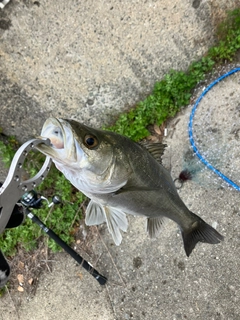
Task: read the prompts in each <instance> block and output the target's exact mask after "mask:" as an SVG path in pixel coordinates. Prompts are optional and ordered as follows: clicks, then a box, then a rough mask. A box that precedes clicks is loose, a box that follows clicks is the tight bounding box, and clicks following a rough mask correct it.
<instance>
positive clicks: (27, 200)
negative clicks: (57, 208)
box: [20, 190, 62, 209]
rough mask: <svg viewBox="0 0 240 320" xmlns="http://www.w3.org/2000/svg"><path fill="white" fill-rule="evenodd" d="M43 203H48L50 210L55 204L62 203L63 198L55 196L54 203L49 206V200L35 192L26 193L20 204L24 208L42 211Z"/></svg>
mask: <svg viewBox="0 0 240 320" xmlns="http://www.w3.org/2000/svg"><path fill="white" fill-rule="evenodd" d="M43 201H47V203H48V207H49V208H50V207H51V206H53V205H54V204H60V203H62V200H61V198H60V197H59V196H58V195H55V196H53V197H52V202H51V203H50V204H49V201H48V199H47V198H45V197H43V196H41V195H39V194H38V193H37V192H36V191H35V190H31V191H29V192H26V193H24V195H23V196H22V198H21V199H20V202H21V204H22V205H23V206H24V207H26V208H32V209H40V208H41V206H42V202H43Z"/></svg>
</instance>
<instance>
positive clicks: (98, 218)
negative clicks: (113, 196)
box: [85, 200, 128, 246]
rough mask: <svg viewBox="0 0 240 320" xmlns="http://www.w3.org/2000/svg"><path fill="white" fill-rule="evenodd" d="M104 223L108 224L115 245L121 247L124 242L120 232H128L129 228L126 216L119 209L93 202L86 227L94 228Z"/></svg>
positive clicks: (87, 215) (90, 205)
mask: <svg viewBox="0 0 240 320" xmlns="http://www.w3.org/2000/svg"><path fill="white" fill-rule="evenodd" d="M103 222H106V223H107V226H108V230H109V232H110V233H111V235H112V237H113V240H114V242H115V244H116V245H117V246H118V245H120V243H121V242H122V235H121V232H120V230H122V231H124V232H126V231H127V227H128V221H127V218H126V214H125V213H124V212H122V211H121V210H119V209H117V208H113V207H107V206H103V205H102V204H100V203H97V202H94V201H93V200H91V201H90V203H89V205H88V207H87V210H86V217H85V223H86V225H88V226H93V225H98V224H101V223H103Z"/></svg>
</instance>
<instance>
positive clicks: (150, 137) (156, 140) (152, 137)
mask: <svg viewBox="0 0 240 320" xmlns="http://www.w3.org/2000/svg"><path fill="white" fill-rule="evenodd" d="M148 141H151V142H158V141H159V139H158V138H157V137H155V136H149V137H148Z"/></svg>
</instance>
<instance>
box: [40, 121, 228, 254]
mask: <svg viewBox="0 0 240 320" xmlns="http://www.w3.org/2000/svg"><path fill="white" fill-rule="evenodd" d="M41 136H42V137H44V138H49V139H50V140H51V146H47V145H45V144H41V145H39V146H38V149H39V151H41V152H42V153H44V154H45V155H48V156H50V157H51V158H52V159H53V162H54V163H55V165H56V167H57V168H58V169H59V170H60V171H61V172H62V173H63V174H64V175H65V177H66V178H67V179H68V180H69V181H70V182H71V183H72V184H73V185H74V186H75V187H76V188H77V189H79V190H80V191H81V192H83V193H84V194H85V195H86V196H87V197H89V198H90V199H91V201H90V203H89V205H88V207H87V210H86V217H85V222H86V224H87V225H98V224H101V223H103V222H106V223H107V226H108V229H109V232H110V233H111V235H112V237H113V240H114V242H115V243H116V244H117V245H119V244H120V243H121V241H122V234H121V231H124V232H126V231H127V227H128V221H127V218H126V214H132V215H142V216H145V217H146V218H147V232H148V234H149V236H150V237H155V236H156V235H157V233H158V232H159V230H160V228H161V225H162V221H163V219H164V218H169V219H171V220H173V221H175V222H176V223H177V224H178V226H179V228H180V230H181V232H182V238H183V243H184V249H185V251H186V254H187V256H189V255H190V253H191V252H192V250H193V249H194V247H195V246H196V244H197V243H198V242H206V243H210V244H217V243H219V242H220V241H221V240H223V236H222V235H220V234H219V233H218V232H217V231H216V230H215V229H214V228H212V227H211V226H210V225H208V224H207V223H206V222H204V221H203V220H202V219H201V218H200V217H199V216H197V215H196V214H194V213H193V212H191V211H190V210H189V209H188V208H187V207H186V206H185V204H184V203H183V201H182V200H181V199H180V197H179V195H178V192H177V190H176V187H175V185H174V182H173V180H172V178H171V176H170V174H169V172H168V171H167V170H166V169H165V168H164V167H163V166H162V164H161V155H162V153H163V151H164V145H162V144H160V143H158V144H156V143H155V144H145V145H144V146H143V145H140V144H138V143H136V142H134V141H131V140H130V139H128V138H126V137H124V136H121V135H119V134H116V133H114V132H109V131H103V130H97V129H94V128H90V127H88V126H85V125H84V124H81V123H79V122H77V121H74V120H66V119H56V118H49V119H47V120H46V122H45V123H44V125H43V128H42V132H41Z"/></svg>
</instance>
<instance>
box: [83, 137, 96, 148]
mask: <svg viewBox="0 0 240 320" xmlns="http://www.w3.org/2000/svg"><path fill="white" fill-rule="evenodd" d="M84 144H85V146H86V147H88V148H89V149H93V148H95V147H96V146H97V145H98V140H97V138H96V137H94V136H92V135H90V134H87V135H86V136H85V137H84Z"/></svg>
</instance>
